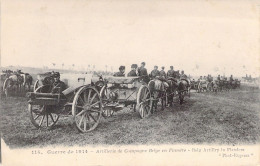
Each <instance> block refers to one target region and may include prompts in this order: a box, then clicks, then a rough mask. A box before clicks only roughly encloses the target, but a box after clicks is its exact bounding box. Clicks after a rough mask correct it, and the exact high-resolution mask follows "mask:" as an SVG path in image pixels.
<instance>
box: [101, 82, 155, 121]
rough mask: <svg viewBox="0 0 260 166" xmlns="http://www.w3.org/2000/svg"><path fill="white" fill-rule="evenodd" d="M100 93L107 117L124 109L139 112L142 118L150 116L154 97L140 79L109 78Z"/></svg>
mask: <svg viewBox="0 0 260 166" xmlns="http://www.w3.org/2000/svg"><path fill="white" fill-rule="evenodd" d="M104 82H105V84H104V86H103V87H102V89H101V91H100V96H101V99H102V106H103V110H104V115H105V116H112V115H113V113H114V112H116V111H119V110H121V109H123V108H124V107H129V106H130V108H132V109H133V110H134V111H136V110H138V112H139V114H140V117H141V118H146V117H148V116H149V115H150V113H151V109H152V96H151V92H150V90H149V88H148V86H147V84H146V83H145V82H144V81H143V79H141V78H139V77H107V78H104Z"/></svg>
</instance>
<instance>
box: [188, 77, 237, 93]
mask: <svg viewBox="0 0 260 166" xmlns="http://www.w3.org/2000/svg"><path fill="white" fill-rule="evenodd" d="M239 87H240V80H238V79H235V80H232V81H228V80H214V81H213V79H212V80H198V81H194V80H193V81H191V89H194V90H196V91H197V92H198V93H200V92H205V91H213V92H222V91H230V90H232V89H236V88H239Z"/></svg>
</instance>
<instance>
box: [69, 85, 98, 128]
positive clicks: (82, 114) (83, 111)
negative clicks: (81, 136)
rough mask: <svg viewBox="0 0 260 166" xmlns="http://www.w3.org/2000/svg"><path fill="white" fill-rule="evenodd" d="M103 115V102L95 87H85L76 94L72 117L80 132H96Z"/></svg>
mask: <svg viewBox="0 0 260 166" xmlns="http://www.w3.org/2000/svg"><path fill="white" fill-rule="evenodd" d="M101 114H102V100H101V97H100V95H99V93H98V91H97V90H96V89H95V88H94V87H87V86H83V87H82V88H80V89H79V91H78V92H77V93H76V95H75V97H74V100H73V104H72V115H73V119H74V122H75V124H76V126H77V129H78V130H79V131H80V132H89V131H92V130H94V129H95V128H96V127H97V126H98V123H99V121H100V117H101Z"/></svg>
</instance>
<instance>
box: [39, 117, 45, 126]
mask: <svg viewBox="0 0 260 166" xmlns="http://www.w3.org/2000/svg"><path fill="white" fill-rule="evenodd" d="M44 117H45V115H43V116H42V119H41V121H40V124H39V126H41V125H42V122H43V120H44Z"/></svg>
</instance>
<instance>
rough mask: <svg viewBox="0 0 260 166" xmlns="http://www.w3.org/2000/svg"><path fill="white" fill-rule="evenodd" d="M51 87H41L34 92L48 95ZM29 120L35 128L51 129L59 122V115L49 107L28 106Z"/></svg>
mask: <svg viewBox="0 0 260 166" xmlns="http://www.w3.org/2000/svg"><path fill="white" fill-rule="evenodd" d="M50 91H51V85H43V86H40V87H38V88H37V89H35V91H34V92H39V93H50ZM28 109H29V113H30V120H31V122H32V124H33V125H34V126H35V127H36V128H45V129H51V128H52V127H53V126H54V125H55V124H56V123H57V121H58V120H59V114H57V113H55V110H53V108H52V107H51V106H45V105H32V104H29V106H28Z"/></svg>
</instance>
